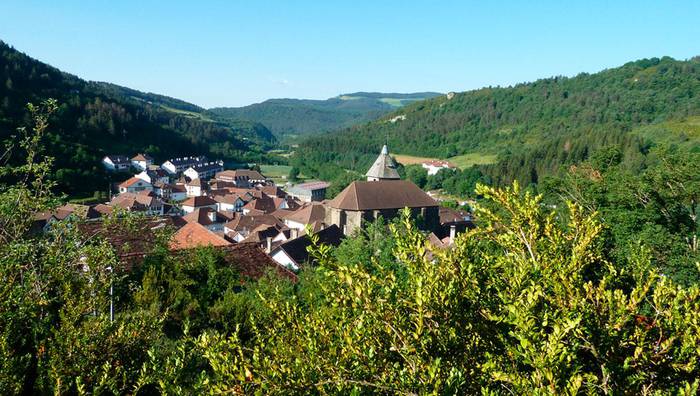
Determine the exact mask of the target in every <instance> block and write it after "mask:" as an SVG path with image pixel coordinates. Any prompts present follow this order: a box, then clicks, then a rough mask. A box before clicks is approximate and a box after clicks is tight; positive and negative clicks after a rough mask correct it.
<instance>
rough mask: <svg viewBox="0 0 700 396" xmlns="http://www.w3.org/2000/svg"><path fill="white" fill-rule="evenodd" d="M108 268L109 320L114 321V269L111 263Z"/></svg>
mask: <svg viewBox="0 0 700 396" xmlns="http://www.w3.org/2000/svg"><path fill="white" fill-rule="evenodd" d="M107 269H108V270H109V322H110V323H114V298H113V294H114V283H113V279H114V270H113V269H112V266H111V265H110V266H109V267H107Z"/></svg>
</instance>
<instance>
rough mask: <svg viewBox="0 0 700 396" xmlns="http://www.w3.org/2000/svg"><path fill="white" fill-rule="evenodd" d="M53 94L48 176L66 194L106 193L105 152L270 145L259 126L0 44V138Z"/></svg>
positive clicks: (247, 155)
mask: <svg viewBox="0 0 700 396" xmlns="http://www.w3.org/2000/svg"><path fill="white" fill-rule="evenodd" d="M47 98H54V99H56V100H57V101H58V103H59V105H60V107H59V110H58V111H57V113H56V114H55V116H54V117H53V119H52V120H51V128H50V131H49V135H48V136H47V137H46V142H45V145H44V146H45V148H46V152H45V154H48V155H51V156H53V157H55V158H56V163H55V166H54V169H55V177H56V179H57V181H58V182H59V188H60V189H61V191H63V192H66V193H70V194H84V193H91V192H92V191H94V190H96V189H100V190H105V189H106V187H107V183H106V177H105V174H104V172H103V171H102V169H101V165H100V160H101V158H102V157H103V156H104V155H105V154H108V153H110V154H125V155H134V154H136V153H137V152H146V153H149V154H151V155H152V156H154V158H155V159H156V160H157V161H160V160H165V159H166V158H167V157H171V156H177V155H185V154H209V155H211V156H212V157H215V158H222V159H225V160H235V161H242V160H256V161H257V160H259V159H260V156H261V155H263V154H261V153H262V152H263V149H264V148H265V147H266V146H268V145H269V144H271V143H273V142H274V137H273V135H272V134H271V132H270V131H269V130H268V129H267V128H265V127H264V126H263V125H261V124H259V123H253V122H248V121H235V120H230V121H221V120H213V119H211V118H209V117H207V116H206V115H204V114H203V113H202V109H201V108H199V107H197V106H195V105H193V104H190V103H187V102H183V101H181V100H177V99H173V98H168V97H165V96H162V95H156V94H151V93H143V92H139V91H136V90H132V89H129V88H124V87H120V86H117V85H113V84H108V83H101V82H88V81H85V80H82V79H80V78H78V77H76V76H73V75H70V74H67V73H64V72H62V71H60V70H58V69H56V68H54V67H52V66H50V65H47V64H45V63H42V62H39V61H37V60H36V59H33V58H31V57H29V56H27V55H25V54H23V53H21V52H19V51H17V50H15V49H14V48H12V47H10V46H9V45H7V44H5V43H4V42H2V41H0V140H2V141H4V140H7V139H8V138H10V137H11V136H13V135H15V134H16V129H17V128H18V127H21V126H24V125H26V124H27V120H28V112H27V108H26V105H27V103H29V102H32V103H35V104H36V103H38V102H40V101H41V100H45V99H47Z"/></svg>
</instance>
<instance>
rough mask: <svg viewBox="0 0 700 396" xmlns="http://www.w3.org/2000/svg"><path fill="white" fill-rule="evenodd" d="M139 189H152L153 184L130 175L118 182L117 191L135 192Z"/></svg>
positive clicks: (139, 190)
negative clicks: (128, 177)
mask: <svg viewBox="0 0 700 396" xmlns="http://www.w3.org/2000/svg"><path fill="white" fill-rule="evenodd" d="M141 191H153V185H152V184H151V183H149V182H147V181H145V180H142V179H139V178H138V177H132V178H130V179H128V180H126V181H124V182H122V183H121V184H119V193H120V194H123V193H137V192H141Z"/></svg>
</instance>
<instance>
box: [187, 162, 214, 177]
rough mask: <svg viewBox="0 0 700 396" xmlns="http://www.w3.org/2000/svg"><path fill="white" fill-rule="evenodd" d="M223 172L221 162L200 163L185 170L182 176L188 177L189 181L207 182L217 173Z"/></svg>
mask: <svg viewBox="0 0 700 396" xmlns="http://www.w3.org/2000/svg"><path fill="white" fill-rule="evenodd" d="M223 170H224V163H223V162H222V161H215V162H200V163H198V164H194V165H191V166H190V167H189V168H187V169H186V170H185V171H184V172H183V174H184V175H185V176H187V177H189V178H190V179H191V180H194V179H202V180H208V179H210V178H212V177H214V175H215V174H216V173H217V172H221V171H223Z"/></svg>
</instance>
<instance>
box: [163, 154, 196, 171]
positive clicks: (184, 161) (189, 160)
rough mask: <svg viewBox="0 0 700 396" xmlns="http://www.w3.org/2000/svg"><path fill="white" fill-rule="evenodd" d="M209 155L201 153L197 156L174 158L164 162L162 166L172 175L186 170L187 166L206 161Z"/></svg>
mask: <svg viewBox="0 0 700 396" xmlns="http://www.w3.org/2000/svg"><path fill="white" fill-rule="evenodd" d="M206 161H207V157H205V156H203V155H200V156H197V157H182V158H172V159H169V160H167V161H165V162H164V163H163V165H161V166H160V167H161V168H163V169H165V170H166V171H168V173H170V174H171V175H175V174H178V173H180V172H184V171H185V170H186V169H187V168H189V167H191V166H193V165H197V164H199V163H202V162H206Z"/></svg>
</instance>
